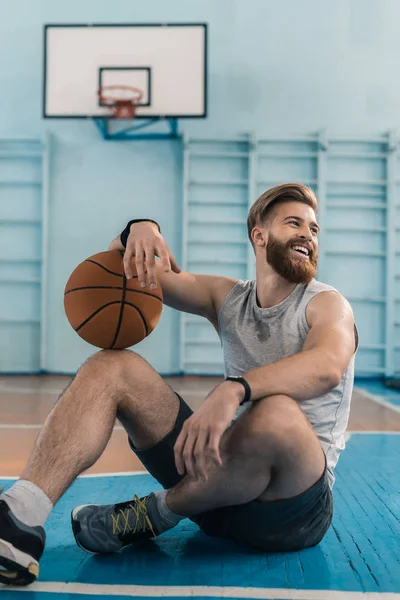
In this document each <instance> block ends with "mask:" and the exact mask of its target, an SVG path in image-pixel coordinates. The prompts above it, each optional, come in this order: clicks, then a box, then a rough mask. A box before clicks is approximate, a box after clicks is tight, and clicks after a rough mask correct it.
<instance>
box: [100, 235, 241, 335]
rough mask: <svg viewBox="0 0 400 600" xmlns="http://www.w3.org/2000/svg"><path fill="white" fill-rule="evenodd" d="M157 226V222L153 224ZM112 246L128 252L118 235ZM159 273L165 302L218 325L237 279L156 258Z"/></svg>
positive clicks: (114, 248) (157, 274)
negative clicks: (169, 265) (188, 269)
mask: <svg viewBox="0 0 400 600" xmlns="http://www.w3.org/2000/svg"><path fill="white" fill-rule="evenodd" d="M153 227H155V226H153ZM108 249H109V250H118V251H120V252H125V248H124V247H123V245H122V244H121V240H120V238H119V237H117V238H115V239H114V240H113V241H112V242H111V244H110V245H109V247H108ZM155 270H156V277H157V279H158V281H159V282H160V285H161V289H162V291H163V301H164V304H166V305H167V306H170V307H172V308H175V309H176V310H180V311H183V312H187V313H191V314H196V315H200V316H202V317H205V318H206V319H208V320H209V321H211V322H212V324H213V325H214V326H217V312H218V309H219V307H220V305H221V304H222V302H223V300H224V298H225V296H226V294H227V293H228V292H229V291H230V290H231V288H232V287H233V286H234V285H235V283H236V279H232V278H229V277H219V276H216V275H197V274H194V273H188V272H186V271H182V270H180V272H179V273H176V272H174V271H172V269H171V270H169V271H165V268H164V265H163V263H162V262H161V260H157V261H155Z"/></svg>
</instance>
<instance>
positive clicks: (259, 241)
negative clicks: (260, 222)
mask: <svg viewBox="0 0 400 600" xmlns="http://www.w3.org/2000/svg"><path fill="white" fill-rule="evenodd" d="M251 238H252V240H253V243H254V245H255V246H265V244H266V241H267V240H266V237H265V233H264V232H263V230H262V229H260V227H254V228H253V231H252V232H251Z"/></svg>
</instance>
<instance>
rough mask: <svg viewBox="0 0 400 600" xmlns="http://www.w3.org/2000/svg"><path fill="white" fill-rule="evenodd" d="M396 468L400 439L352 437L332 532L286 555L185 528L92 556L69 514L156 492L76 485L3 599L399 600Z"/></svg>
mask: <svg viewBox="0 0 400 600" xmlns="http://www.w3.org/2000/svg"><path fill="white" fill-rule="evenodd" d="M399 464H400V435H395V434H369V433H368V434H352V435H351V436H350V439H349V440H348V442H347V448H346V451H345V452H344V453H343V455H342V457H341V459H340V461H339V464H338V467H337V471H336V474H337V482H336V484H335V486H334V497H335V515H334V520H333V523H332V526H331V528H330V529H329V531H328V533H327V535H326V537H325V538H324V540H323V541H322V542H321V544H320V545H319V546H317V547H315V548H311V549H307V550H303V551H302V552H294V553H286V554H283V553H276V554H266V553H263V552H259V551H256V550H251V549H250V550H249V549H248V548H245V547H242V546H240V545H238V544H236V543H234V542H229V541H223V540H218V539H216V538H211V537H208V536H206V535H205V534H203V533H202V532H201V531H199V530H198V528H197V527H196V526H195V525H194V524H192V523H191V522H190V521H184V522H182V523H181V524H180V525H179V526H178V527H176V528H175V529H174V530H171V531H169V532H167V533H165V534H164V535H163V536H161V537H160V538H159V539H158V540H157V541H155V542H152V541H150V542H146V543H142V544H141V545H137V546H135V547H130V548H126V549H125V550H124V551H123V552H122V553H120V554H118V555H110V556H102V557H97V556H90V555H88V554H85V553H84V552H83V551H82V550H80V549H79V548H78V547H77V546H76V544H75V541H74V538H73V536H72V532H71V528H70V522H69V514H70V511H71V509H72V508H73V507H75V506H77V505H79V504H84V503H90V502H93V503H111V502H117V501H122V500H126V499H128V498H130V497H132V496H133V494H135V493H136V494H138V495H139V496H140V495H142V494H145V493H147V492H149V491H150V490H153V489H156V488H157V489H158V488H159V485H158V484H157V482H155V481H154V480H153V479H152V477H151V476H150V475H147V474H144V475H143V474H140V475H127V476H98V477H87V478H85V477H83V478H79V479H78V480H77V481H76V482H75V483H74V484H73V486H72V487H71V488H70V490H69V491H68V492H67V494H66V495H65V496H64V497H63V498H62V500H61V501H60V502H59V504H58V505H57V506H56V508H55V510H54V512H53V514H52V516H51V517H50V520H49V521H48V524H47V527H46V530H47V534H48V540H47V546H46V550H45V553H44V555H43V558H42V560H41V571H40V578H39V580H38V581H37V582H36V583H35V584H34V585H33V586H31V587H30V588H25V589H24V591H19V590H11V589H9V588H5V589H4V588H3V589H1V588H0V591H1V598H4V599H6V598H10V600H12V599H14V600H17V598H18V597H19V596H20V597H21V598H25V600H28V599H29V597H31V598H35V600H55V598H56V596H58V595H59V594H60V593H61V594H63V596H62V598H65V599H66V598H71V599H73V600H78V599H79V600H83V599H84V598H85V599H86V600H87V599H88V598H89V597H91V598H97V597H98V598H100V597H101V598H103V599H104V597H105V596H109V597H110V598H111V597H115V596H117V597H119V598H128V597H131V598H132V597H134V598H136V599H139V598H149V597H153V598H154V597H156V598H159V597H166V596H167V597H169V598H183V597H193V598H196V599H197V600H198V599H200V598H213V597H214V598H221V597H224V598H287V599H293V598H301V599H311V598H313V599H319V600H325V599H326V600H329V599H331V598H332V600H333V599H339V598H340V599H344V600H355V599H356V598H357V599H358V598H368V599H372V598H380V597H384V598H385V599H386V600H387V599H388V598H390V599H391V598H393V599H394V598H397V599H399V598H400V496H399V489H400V469H399ZM10 483H11V481H10V480H1V481H0V484H3V485H5V486H6V487H7V486H8V485H10ZM366 592H369V593H366ZM373 592H375V593H377V594H372V595H370V593H373ZM389 592H391V594H390V595H389V596H388V595H386V594H387V593H389ZM385 593H386V594H385ZM64 594H65V595H64ZM381 594H382V596H381ZM89 595H90V596H89Z"/></svg>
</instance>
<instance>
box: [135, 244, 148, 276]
mask: <svg viewBox="0 0 400 600" xmlns="http://www.w3.org/2000/svg"><path fill="white" fill-rule="evenodd" d="M135 265H136V271H137V274H138V280H139V283H140V285H141V287H145V286H146V273H145V270H144V250H143V246H142V245H141V243H140V242H137V244H136V248H135Z"/></svg>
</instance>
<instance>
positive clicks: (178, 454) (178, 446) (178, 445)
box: [174, 429, 186, 475]
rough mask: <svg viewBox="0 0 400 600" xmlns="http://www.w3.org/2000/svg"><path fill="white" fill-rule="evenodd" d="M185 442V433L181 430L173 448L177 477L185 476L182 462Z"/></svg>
mask: <svg viewBox="0 0 400 600" xmlns="http://www.w3.org/2000/svg"><path fill="white" fill-rule="evenodd" d="M185 441H186V431H185V430H184V429H182V431H181V432H180V434H179V435H178V439H177V440H176V442H175V446H174V454H175V466H176V470H177V471H178V473H179V475H184V474H185V464H184V462H183V457H182V450H183V447H184V445H185Z"/></svg>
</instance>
